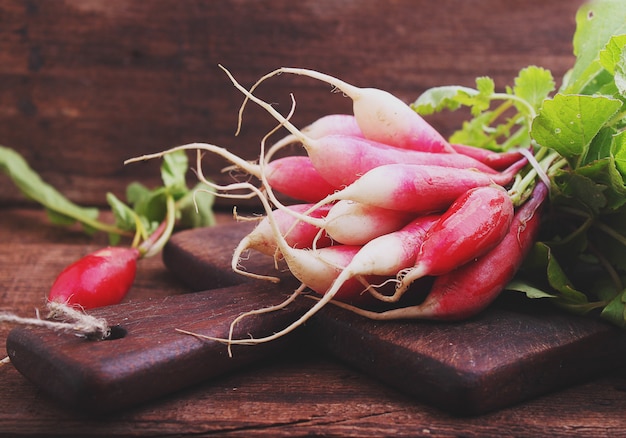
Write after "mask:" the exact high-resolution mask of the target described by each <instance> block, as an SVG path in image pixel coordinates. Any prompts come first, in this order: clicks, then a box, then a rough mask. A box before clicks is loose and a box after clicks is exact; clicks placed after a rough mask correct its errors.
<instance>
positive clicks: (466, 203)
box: [390, 186, 514, 301]
mask: <svg viewBox="0 0 626 438" xmlns="http://www.w3.org/2000/svg"><path fill="white" fill-rule="evenodd" d="M513 215H514V208H513V203H512V202H511V198H510V197H509V195H508V194H507V192H506V191H505V190H504V189H503V188H502V187H499V186H487V187H477V188H474V189H470V190H468V191H467V192H466V193H464V194H463V195H461V196H460V197H459V198H458V199H457V200H456V201H454V203H453V204H452V205H451V206H450V207H449V208H448V210H447V211H446V212H445V213H444V214H443V215H442V216H441V218H439V220H438V221H437V222H436V223H435V224H434V225H433V226H432V227H431V228H430V230H429V231H428V234H427V236H426V237H425V239H424V242H423V243H422V245H421V247H420V250H419V253H418V255H417V260H416V263H415V265H414V266H413V267H411V268H410V269H407V270H405V271H403V272H401V273H400V274H399V276H398V279H399V284H398V287H397V289H396V293H395V294H394V296H393V297H391V298H390V300H392V301H393V300H397V299H399V298H400V297H401V296H402V294H404V292H405V291H406V290H407V289H408V287H409V286H410V285H411V283H412V282H414V281H415V280H417V279H418V278H422V277H424V276H426V275H431V276H432V275H435V276H438V275H442V274H446V273H448V272H450V271H452V270H454V269H455V268H457V267H458V266H462V265H464V264H465V263H467V262H469V261H470V260H474V259H476V258H478V257H480V256H482V255H483V254H484V253H486V252H487V251H489V250H490V249H492V248H493V247H495V246H496V245H497V244H498V243H500V241H501V240H502V239H503V238H504V236H505V235H506V233H507V232H508V231H509V228H510V225H511V221H512V220H513Z"/></svg>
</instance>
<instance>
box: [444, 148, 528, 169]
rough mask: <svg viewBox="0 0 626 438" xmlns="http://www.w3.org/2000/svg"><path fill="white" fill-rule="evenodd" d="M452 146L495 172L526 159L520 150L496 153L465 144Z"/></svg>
mask: <svg viewBox="0 0 626 438" xmlns="http://www.w3.org/2000/svg"><path fill="white" fill-rule="evenodd" d="M451 146H452V148H453V149H454V150H455V151H456V152H458V153H459V154H463V155H466V156H468V157H472V158H474V159H476V160H478V161H480V162H481V163H483V164H486V165H487V166H489V167H491V168H493V169H495V170H503V169H505V168H507V167H508V166H510V165H511V164H513V163H515V162H517V161H519V160H520V159H522V158H523V157H524V155H523V154H522V153H521V152H520V151H518V150H511V151H506V152H494V151H490V150H488V149H483V148H479V147H474V146H467V145H463V144H451Z"/></svg>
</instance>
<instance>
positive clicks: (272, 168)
mask: <svg viewBox="0 0 626 438" xmlns="http://www.w3.org/2000/svg"><path fill="white" fill-rule="evenodd" d="M255 171H257V169H256V168H248V172H255ZM259 172H260V169H259ZM265 174H266V177H267V181H268V183H269V184H271V185H272V187H273V188H274V190H276V191H278V192H280V193H282V194H284V195H287V196H290V197H292V198H294V199H298V200H300V201H304V202H317V201H319V200H320V199H323V198H324V197H326V196H328V195H330V194H331V193H333V192H335V191H336V190H338V188H339V186H334V185H332V184H330V183H329V182H327V181H326V180H325V179H324V178H322V176H321V175H320V173H319V172H318V171H317V169H315V167H314V166H313V163H312V162H311V159H310V158H309V157H306V156H298V155H294V156H288V157H284V158H279V159H276V160H273V161H270V162H269V163H267V165H266V166H265ZM254 175H255V176H258V175H259V174H258V173H254Z"/></svg>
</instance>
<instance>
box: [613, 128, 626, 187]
mask: <svg viewBox="0 0 626 438" xmlns="http://www.w3.org/2000/svg"><path fill="white" fill-rule="evenodd" d="M612 146H613V148H612V149H613V150H612V153H613V156H614V157H615V165H616V166H617V169H618V170H619V172H620V173H621V174H622V177H623V178H625V179H626V132H624V131H622V132H620V133H619V134H617V135H615V136H614V137H613V143H612Z"/></svg>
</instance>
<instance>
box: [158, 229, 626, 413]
mask: <svg viewBox="0 0 626 438" xmlns="http://www.w3.org/2000/svg"><path fill="white" fill-rule="evenodd" d="M250 229H251V226H250V225H246V224H234V225H229V226H223V227H220V228H214V229H198V230H190V231H185V232H182V233H179V234H178V235H177V236H175V238H174V239H172V241H171V244H170V245H168V248H167V250H166V251H165V252H164V261H165V263H166V265H167V266H168V267H169V269H171V270H172V271H173V272H174V273H176V274H177V275H178V276H179V278H180V279H181V280H182V281H184V282H186V283H187V285H188V286H189V287H191V288H194V289H197V290H202V289H206V288H207V287H210V285H211V284H213V283H214V282H216V281H217V282H218V284H220V285H222V286H225V285H227V284H234V283H237V282H241V281H244V280H243V279H242V277H241V276H240V275H236V274H233V273H232V272H231V270H230V269H229V266H230V265H229V264H230V259H231V255H232V249H234V248H235V246H236V244H237V242H238V241H239V239H240V238H241V237H243V236H244V234H245V233H246V232H248V231H249V230H250ZM244 265H245V266H246V267H247V268H248V269H250V270H251V271H254V272H260V273H270V274H272V273H274V274H275V271H274V270H273V265H272V261H271V259H270V258H269V257H265V256H262V255H254V254H251V257H250V259H248V260H247V261H245V263H244ZM262 283H263V282H256V283H255V284H262ZM285 289H286V290H284V293H285V294H287V293H289V292H290V291H291V290H292V289H289V288H288V286H286V287H285ZM283 295H284V294H283ZM283 295H281V296H280V297H277V302H278V301H279V300H280V299H282V297H283ZM300 301H310V300H309V299H307V298H302V300H300ZM300 305H302V306H310V305H312V303H306V302H305V303H300ZM253 308H254V304H251V305H250V308H249V309H248V310H250V309H253ZM305 335H306V336H307V339H309V340H310V341H311V342H315V343H316V344H318V345H321V346H322V347H323V348H325V349H326V350H327V351H329V352H330V353H331V354H333V355H334V356H336V357H337V358H338V359H340V360H341V361H344V362H345V363H347V364H349V365H350V366H353V367H356V368H358V369H360V370H362V371H363V372H365V373H367V374H369V375H370V376H372V377H374V378H376V379H379V380H381V381H383V382H385V383H387V384H389V385H392V386H393V387H395V388H397V389H399V390H400V391H402V392H405V393H408V394H410V395H412V396H414V397H416V398H417V399H419V400H421V401H423V402H426V403H429V404H432V405H435V406H437V407H439V408H441V409H443V410H446V411H449V412H452V413H455V414H461V415H472V414H480V413H484V412H487V411H491V410H495V409H499V408H502V407H505V406H508V405H511V404H514V403H517V402H520V401H522V400H526V399H529V398H531V397H534V396H537V395H540V394H543V393H546V392H549V391H553V390H556V389H558V388H563V387H565V386H567V385H572V384H575V383H577V382H581V381H584V380H585V379H589V378H593V377H594V376H598V375H600V374H601V373H602V372H603V371H606V370H609V369H612V368H615V367H617V366H620V365H622V364H625V363H626V333H625V332H624V331H622V330H619V329H617V328H615V327H613V326H611V325H609V324H607V323H606V322H604V321H600V320H596V319H592V318H589V317H577V316H572V315H569V314H565V313H563V312H560V311H558V310H555V309H554V308H552V306H549V305H547V306H546V305H544V303H539V302H536V301H535V302H531V300H528V299H527V298H525V297H523V296H521V295H519V296H518V295H515V294H512V293H511V294H508V295H506V296H503V297H501V299H499V300H498V301H497V302H496V303H495V304H494V305H493V306H492V307H491V308H489V309H488V310H487V311H485V312H484V313H483V314H481V315H480V316H479V317H477V318H474V319H472V320H469V321H463V322H457V323H435V322H427V321H385V322H376V321H372V320H369V319H366V318H363V317H360V316H357V315H355V314H353V313H351V312H349V311H346V310H344V309H340V308H338V307H336V306H327V307H326V308H324V309H323V311H321V312H320V313H319V314H317V315H316V317H314V318H313V319H312V320H310V321H309V322H308V323H307V324H306V326H305Z"/></svg>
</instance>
